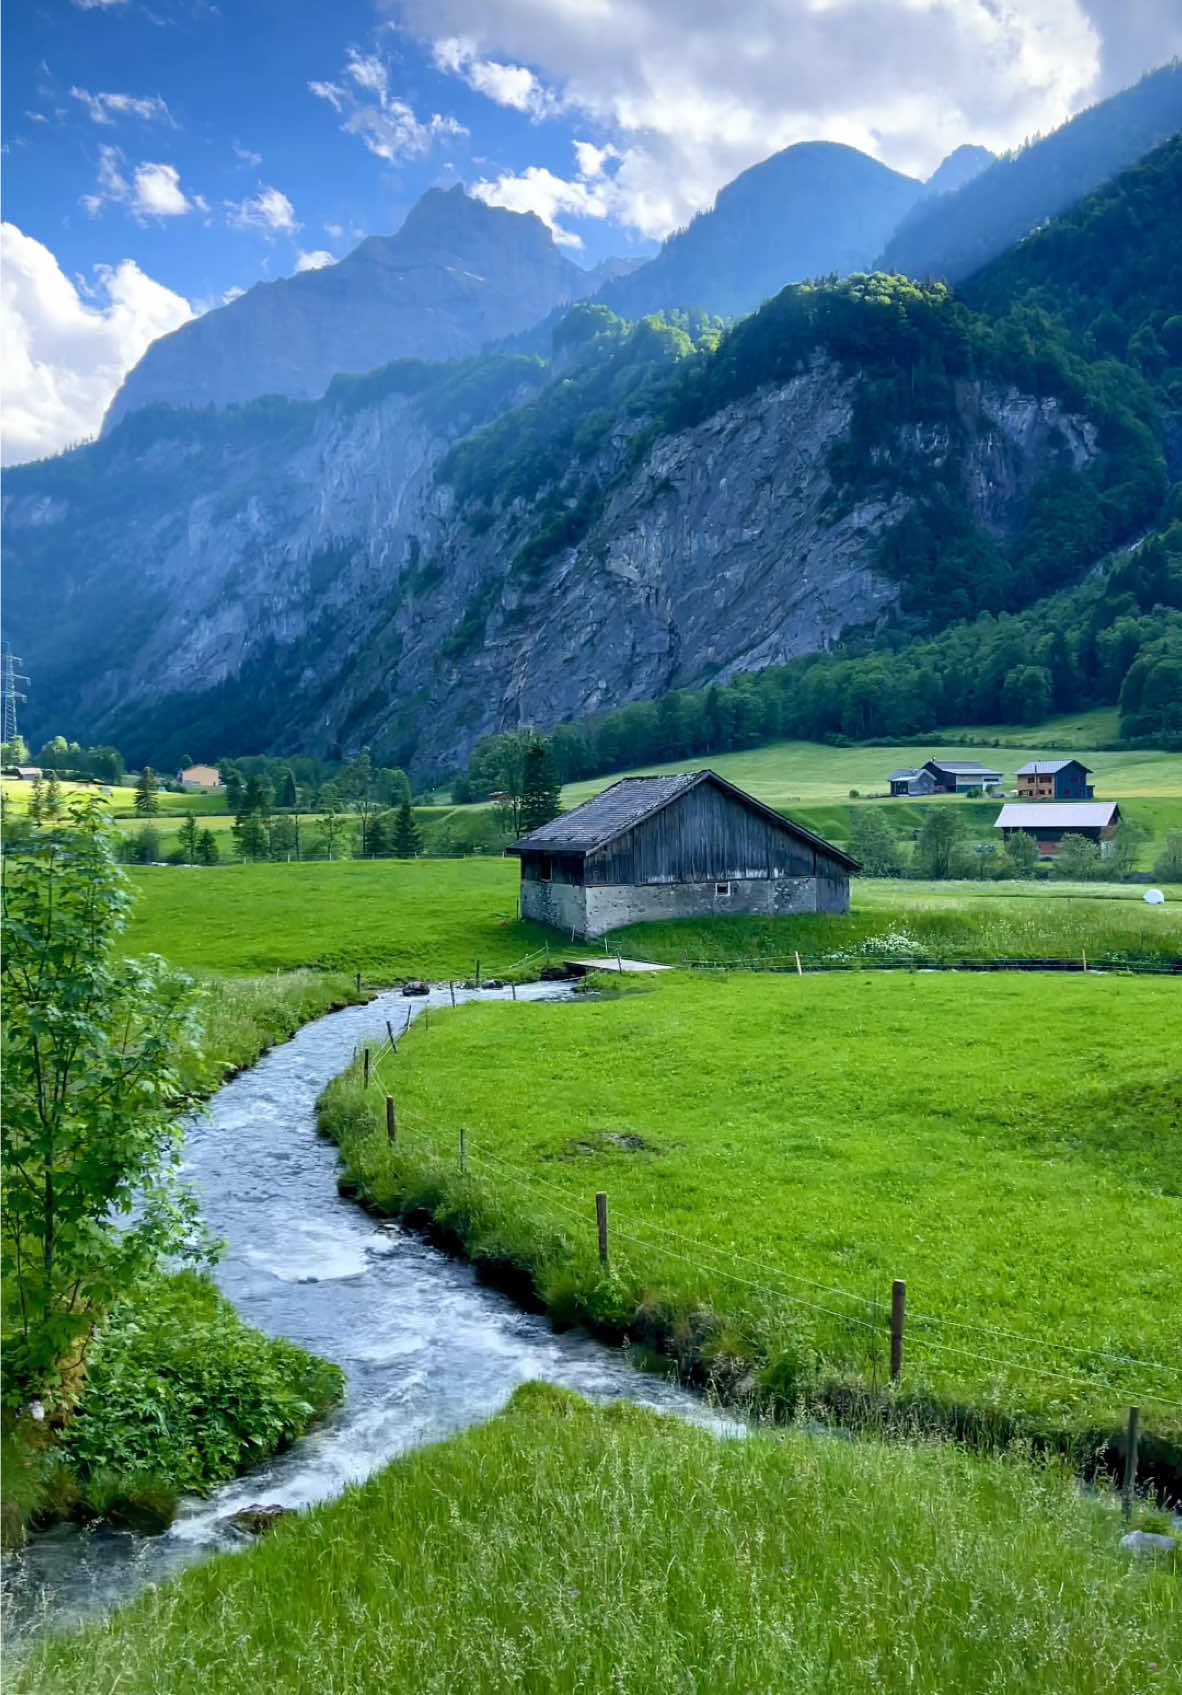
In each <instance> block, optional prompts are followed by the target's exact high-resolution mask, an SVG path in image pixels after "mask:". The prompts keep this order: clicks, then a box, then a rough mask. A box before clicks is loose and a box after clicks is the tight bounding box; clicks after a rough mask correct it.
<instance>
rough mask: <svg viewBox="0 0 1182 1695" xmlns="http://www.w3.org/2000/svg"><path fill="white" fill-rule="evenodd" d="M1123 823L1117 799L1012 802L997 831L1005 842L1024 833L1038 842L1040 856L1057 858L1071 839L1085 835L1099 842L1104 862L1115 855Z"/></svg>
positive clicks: (1007, 807) (1001, 815)
mask: <svg viewBox="0 0 1182 1695" xmlns="http://www.w3.org/2000/svg"><path fill="white" fill-rule="evenodd" d="M1119 824H1120V807H1119V806H1118V805H1117V804H1116V802H1115V801H1114V800H1092V801H1086V800H1070V801H1063V802H1062V803H1060V802H1058V801H1046V800H1037V801H1009V802H1008V803H1007V804H1006V805H1005V806H1003V807H1002V809H1001V811H1000V812H999V813H998V815H997V822H996V823H995V824H994V826H993V828H994V829H995V830H1000V831H1001V833H1002V840H1003V841H1007V842H1008V841H1009V839H1010V837H1011V836H1014V835H1018V834H1022V835H1027V836H1030V837H1031V838H1032V839H1033V841H1034V842H1035V844H1036V846H1037V848H1038V852H1039V857H1040V858H1042V859H1054V858H1055V856H1056V854H1057V853H1058V852H1059V849H1060V848H1061V847H1062V845H1063V842H1064V840H1065V838H1066V837H1067V836H1083V837H1085V838H1086V840H1087V841H1089V842H1095V844H1096V846H1097V847H1098V848H1099V849H1100V857H1101V859H1105V858H1107V856H1108V855H1109V854H1110V853H1111V852H1112V843H1113V839H1114V838H1115V836H1116V831H1117V826H1118V825H1119Z"/></svg>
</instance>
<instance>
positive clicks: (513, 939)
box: [124, 859, 1182, 983]
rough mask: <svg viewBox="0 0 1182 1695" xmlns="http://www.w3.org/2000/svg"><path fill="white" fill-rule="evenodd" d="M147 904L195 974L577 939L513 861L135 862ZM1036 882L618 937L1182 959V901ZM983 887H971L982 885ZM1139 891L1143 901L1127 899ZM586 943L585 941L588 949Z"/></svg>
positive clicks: (466, 967) (459, 969)
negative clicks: (525, 895) (530, 913)
mask: <svg viewBox="0 0 1182 1695" xmlns="http://www.w3.org/2000/svg"><path fill="white" fill-rule="evenodd" d="M130 876H131V880H132V885H133V887H134V889H135V892H136V895H137V900H136V906H135V912H134V915H133V918H132V922H131V925H130V927H129V929H128V931H127V935H126V938H125V944H124V945H125V949H126V951H127V952H128V953H132V954H136V953H148V952H152V953H161V954H163V955H164V956H165V958H166V959H170V960H172V961H173V963H174V964H176V965H181V966H184V967H186V968H187V969H190V970H201V971H217V972H227V973H230V974H237V975H250V974H252V973H257V972H260V971H291V970H296V969H298V968H300V967H305V966H309V967H316V968H319V969H329V970H338V971H358V970H360V971H362V972H364V973H365V975H366V977H367V979H368V980H370V981H372V982H375V983H392V982H397V981H398V980H400V979H401V978H404V977H407V976H416V975H420V974H421V975H426V976H428V977H434V978H448V977H457V978H460V977H468V976H471V975H472V974H473V972H474V971H475V964H476V960H477V958H479V960H480V963H481V970H482V972H483V974H484V975H485V976H488V975H491V974H492V973H494V972H495V973H498V974H502V975H503V974H504V973H505V972H507V971H509V970H511V969H512V968H513V967H514V966H515V965H516V964H517V963H518V962H519V961H521V959H522V958H523V957H524V956H525V955H527V954H531V953H533V952H535V951H536V950H537V949H539V948H543V947H545V945H546V943H547V942H549V943H550V944H551V945H552V946H553V948H554V949H555V951H556V953H557V954H558V955H559V956H561V955H562V953H563V952H569V951H570V947H569V938H567V937H564V936H559V935H558V933H557V932H555V931H553V930H546V929H543V928H542V927H541V926H540V925H536V924H523V923H521V922H520V921H519V920H518V919H517V918H516V911H517V899H518V879H519V872H518V868H517V864H516V862H515V861H513V860H507V859H464V860H455V859H434V860H426V859H424V860H393V859H381V860H342V861H339V862H335V863H333V864H331V865H330V864H326V863H324V862H320V863H313V864H304V865H225V866H220V867H217V868H216V869H213V870H193V869H189V868H182V867H179V866H177V867H170V868H167V869H165V868H156V867H146V868H139V867H136V868H133V869H132V870H131V871H130ZM1084 887H1085V888H1086V889H1087V893H1086V895H1083V896H1078V895H1068V894H1067V892H1066V889H1065V888H1063V887H1061V886H1060V887H1057V886H1055V885H1050V884H1048V885H1043V884H1021V883H972V884H967V885H964V884H927V883H908V882H889V881H887V882H881V883H876V882H873V881H871V880H869V879H864V878H859V879H857V880H856V881H855V883H854V885H853V900H854V910H853V913H852V915H851V916H850V917H849V918H818V917H802V918H782V919H767V920H759V919H717V920H712V921H711V922H710V923H709V924H689V925H682V924H658V925H651V924H650V925H644V926H642V927H639V928H637V929H635V930H631V931H617V932H615V934H614V935H613V937H612V938H611V944H610V945H612V946H613V947H617V946H618V947H619V948H620V951H628V950H631V951H639V953H640V955H641V957H642V958H662V959H671V960H673V961H674V962H677V961H678V960H680V958H681V954H682V952H683V950H684V951H687V952H689V954H690V957H691V958H693V959H698V958H704V959H732V958H738V957H741V956H745V955H750V956H752V957H753V958H765V959H766V958H782V957H784V956H786V955H789V954H791V953H792V951H793V950H794V949H795V948H800V949H801V950H802V951H804V952H808V953H810V954H813V953H823V952H826V951H840V950H844V949H848V948H850V947H854V946H858V945H861V944H862V943H864V942H867V941H870V940H871V939H872V938H874V937H889V936H890V935H891V934H893V933H895V932H897V931H899V930H900V929H902V930H904V931H905V932H906V933H907V934H909V935H911V936H912V937H913V939H914V940H915V941H916V943H917V944H918V945H921V951H925V952H941V953H942V954H943V955H944V956H945V957H961V956H964V955H969V954H981V953H989V954H990V955H994V954H1001V955H1019V956H1028V955H1029V954H1031V953H1032V952H1036V953H1038V954H1039V955H1040V956H1046V957H1060V958H1078V957H1079V953H1080V950H1081V948H1084V947H1087V948H1089V949H1090V950H1091V951H1092V952H1093V953H1099V952H1102V951H1105V950H1114V951H1117V952H1128V951H1134V952H1140V951H1143V950H1145V951H1148V950H1150V949H1151V950H1152V951H1153V952H1154V953H1157V954H1179V953H1182V906H1180V905H1177V904H1175V903H1174V902H1173V901H1171V902H1170V903H1169V904H1167V905H1166V906H1164V907H1159V908H1156V909H1154V910H1151V909H1149V908H1148V907H1146V906H1145V905H1144V904H1143V902H1142V901H1141V899H1140V897H1141V895H1142V894H1143V893H1144V890H1142V889H1139V888H1137V887H1136V886H1130V887H1129V888H1128V889H1124V890H1122V889H1121V888H1120V887H1119V886H1118V885H1115V884H1114V885H1111V886H1109V885H1103V886H1100V885H1097V886H1096V887H1095V889H1093V887H1092V886H1091V885H1084ZM969 891H971V892H969ZM1123 897H1128V898H1123ZM580 951H585V948H581V950H580Z"/></svg>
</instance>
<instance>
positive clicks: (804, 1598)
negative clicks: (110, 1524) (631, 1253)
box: [9, 1384, 1182, 1695]
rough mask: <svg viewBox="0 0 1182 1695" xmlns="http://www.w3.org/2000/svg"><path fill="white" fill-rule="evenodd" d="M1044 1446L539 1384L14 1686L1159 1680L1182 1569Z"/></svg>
mask: <svg viewBox="0 0 1182 1695" xmlns="http://www.w3.org/2000/svg"><path fill="white" fill-rule="evenodd" d="M1118 1535H1119V1519H1118V1518H1117V1517H1116V1515H1115V1514H1114V1513H1113V1512H1112V1511H1111V1510H1110V1509H1107V1510H1106V1508H1105V1507H1104V1506H1101V1505H1097V1504H1096V1503H1093V1502H1088V1501H1084V1500H1082V1499H1081V1498H1080V1497H1079V1495H1078V1494H1077V1493H1076V1492H1075V1490H1074V1489H1073V1488H1072V1486H1071V1483H1070V1481H1069V1480H1068V1479H1067V1478H1066V1477H1065V1476H1063V1475H1062V1474H1061V1473H1059V1472H1058V1471H1056V1470H1055V1469H1054V1468H1050V1467H1048V1468H1041V1469H1039V1468H1032V1467H1029V1466H1028V1465H1026V1464H1025V1463H1023V1462H1022V1461H1021V1460H1020V1459H1018V1458H1015V1459H1012V1460H999V1461H990V1462H986V1461H981V1460H974V1459H971V1458H969V1457H968V1456H966V1454H964V1453H963V1452H960V1451H958V1450H957V1449H955V1448H952V1447H947V1446H938V1445H926V1444H919V1445H916V1446H913V1447H907V1448H904V1447H898V1446H884V1445H882V1444H879V1443H874V1442H867V1443H858V1444H852V1443H846V1442H839V1441H832V1440H824V1439H821V1440H818V1439H816V1438H811V1437H809V1436H807V1435H804V1434H798V1433H771V1432H767V1433H762V1432H757V1433H754V1434H752V1435H750V1436H749V1437H747V1438H746V1439H745V1440H719V1439H718V1438H716V1437H714V1436H712V1435H710V1434H708V1433H706V1432H704V1431H701V1430H697V1429H693V1428H690V1427H687V1426H685V1425H683V1424H681V1423H679V1422H678V1421H676V1420H672V1419H662V1418H660V1417H658V1416H656V1415H654V1414H652V1413H648V1412H644V1411H641V1410H639V1409H638V1408H635V1407H632V1406H626V1405H616V1406H610V1407H604V1408H599V1409H595V1408H592V1407H590V1406H588V1405H587V1404H586V1403H585V1402H582V1401H579V1400H577V1399H576V1398H575V1397H573V1396H570V1395H567V1394H564V1393H562V1392H560V1391H558V1390H555V1389H551V1388H549V1387H547V1386H544V1385H541V1384H531V1385H528V1386H527V1387H525V1388H523V1389H519V1390H518V1391H517V1393H516V1395H515V1396H514V1398H513V1400H512V1402H511V1403H510V1405H509V1408H508V1410H507V1411H506V1412H505V1413H504V1414H502V1415H501V1416H500V1417H498V1418H496V1419H494V1420H492V1421H491V1423H489V1424H486V1425H484V1426H483V1427H481V1428H479V1429H477V1430H473V1431H470V1432H469V1433H467V1434H465V1435H463V1436H459V1437H456V1438H453V1439H452V1440H451V1441H449V1442H447V1443H444V1444H441V1445H439V1446H437V1447H434V1448H428V1449H424V1450H421V1451H419V1452H418V1453H415V1454H412V1455H410V1456H408V1457H407V1458H405V1459H402V1460H400V1461H398V1462H396V1463H395V1464H394V1465H392V1466H390V1467H389V1468H388V1469H387V1470H385V1471H384V1472H382V1473H381V1474H379V1475H378V1476H377V1477H375V1478H373V1479H372V1480H370V1481H369V1482H368V1483H366V1484H364V1485H361V1486H360V1487H355V1488H353V1489H351V1490H349V1492H348V1493H347V1494H346V1495H345V1496H344V1497H343V1498H342V1499H341V1500H339V1501H336V1502H334V1503H332V1504H331V1505H328V1506H324V1507H320V1508H317V1509H315V1510H314V1511H312V1512H310V1513H308V1514H305V1515H302V1516H301V1517H300V1518H298V1519H297V1520H294V1521H290V1522H287V1523H281V1524H280V1525H279V1526H278V1527H277V1528H276V1529H275V1530H274V1531H272V1532H271V1534H270V1535H269V1536H268V1538H267V1539H266V1541H265V1542H264V1543H263V1544H262V1545H261V1546H259V1547H257V1548H255V1549H253V1550H252V1551H251V1552H249V1553H247V1554H245V1555H241V1556H236V1555H229V1556H223V1557H222V1558H220V1559H217V1560H215V1561H212V1562H210V1563H209V1564H207V1565H205V1566H203V1567H201V1568H198V1569H194V1570H190V1571H188V1572H186V1573H185V1574H184V1575H183V1576H181V1577H180V1578H179V1579H178V1580H176V1581H175V1582H172V1583H169V1584H166V1585H164V1586H163V1587H162V1588H161V1589H159V1590H157V1591H155V1592H151V1593H148V1594H146V1595H143V1596H141V1597H140V1598H139V1599H138V1600H136V1601H134V1602H133V1603H131V1604H130V1605H129V1606H127V1607H125V1608H123V1609H122V1610H121V1611H120V1612H118V1613H116V1614H115V1615H114V1616H113V1617H112V1618H110V1619H108V1620H106V1621H104V1622H102V1623H99V1624H95V1625H92V1626H90V1627H89V1628H88V1629H86V1630H84V1631H82V1632H81V1633H80V1634H78V1635H76V1636H72V1637H66V1638H62V1639H59V1640H56V1641H50V1642H47V1643H46V1644H45V1645H44V1646H43V1647H41V1648H40V1649H39V1650H38V1651H37V1652H36V1653H34V1654H33V1655H32V1656H31V1657H30V1659H29V1660H28V1661H27V1663H26V1664H24V1665H22V1666H19V1667H17V1668H16V1669H15V1670H14V1671H13V1672H11V1673H10V1682H9V1689H10V1691H11V1695H33V1692H34V1691H35V1692H36V1695H241V1692H242V1691H243V1690H248V1689H265V1690H267V1691H269V1692H272V1695H388V1692H393V1691H397V1692H398V1695H461V1692H462V1695H506V1692H508V1691H511V1690H522V1691H535V1692H537V1695H543V1692H545V1695H564V1692H568V1691H569V1692H571V1695H574V1692H575V1691H586V1692H589V1695H590V1692H595V1695H599V1692H601V1691H602V1692H607V1691H618V1692H620V1695H670V1692H671V1691H685V1692H690V1691H694V1692H702V1695H706V1692H710V1695H714V1692H715V1691H718V1692H723V1691H731V1692H734V1695H739V1692H742V1695H755V1692H758V1695H826V1692H831V1695H838V1692H840V1695H902V1692H903V1691H907V1692H908V1695H952V1692H953V1691H955V1692H956V1695H987V1692H988V1695H1002V1692H1004V1695H1049V1692H1051V1691H1054V1692H1055V1695H1146V1692H1148V1695H1154V1692H1159V1695H1164V1692H1165V1691H1166V1690H1167V1689H1170V1688H1176V1687H1177V1685H1176V1682H1175V1681H1173V1680H1174V1675H1175V1672H1176V1669H1177V1663H1178V1656H1179V1654H1180V1653H1182V1639H1180V1633H1179V1623H1180V1619H1182V1613H1180V1610H1179V1607H1178V1595H1177V1580H1176V1578H1175V1577H1174V1575H1173V1574H1172V1573H1171V1572H1169V1571H1168V1570H1166V1569H1164V1568H1162V1567H1160V1566H1155V1565H1153V1564H1148V1565H1145V1566H1141V1565H1138V1564H1137V1563H1135V1562H1132V1561H1130V1559H1129V1558H1128V1557H1127V1556H1125V1555H1124V1554H1123V1553H1122V1552H1121V1551H1120V1550H1119V1548H1118V1547H1117V1538H1118Z"/></svg>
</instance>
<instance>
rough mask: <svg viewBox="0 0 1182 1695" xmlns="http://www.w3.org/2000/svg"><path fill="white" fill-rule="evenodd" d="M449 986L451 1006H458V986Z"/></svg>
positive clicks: (451, 984)
mask: <svg viewBox="0 0 1182 1695" xmlns="http://www.w3.org/2000/svg"><path fill="white" fill-rule="evenodd" d="M447 986H448V988H449V989H450V990H451V1004H452V1005H453V1006H454V1005H455V1004H456V986H455V984H454V983H451V982H449V983H448V985H447Z"/></svg>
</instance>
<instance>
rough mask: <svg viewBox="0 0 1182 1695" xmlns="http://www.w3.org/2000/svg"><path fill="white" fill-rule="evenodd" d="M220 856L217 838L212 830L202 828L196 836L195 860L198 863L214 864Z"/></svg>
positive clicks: (220, 851)
mask: <svg viewBox="0 0 1182 1695" xmlns="http://www.w3.org/2000/svg"><path fill="white" fill-rule="evenodd" d="M221 857H222V850H221V849H220V848H219V846H218V839H217V837H216V836H215V835H214V833H213V831H212V830H202V831H200V833H199V834H198V837H197V861H198V864H200V865H216V864H217V863H218V861H219V860H220V859H221Z"/></svg>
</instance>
